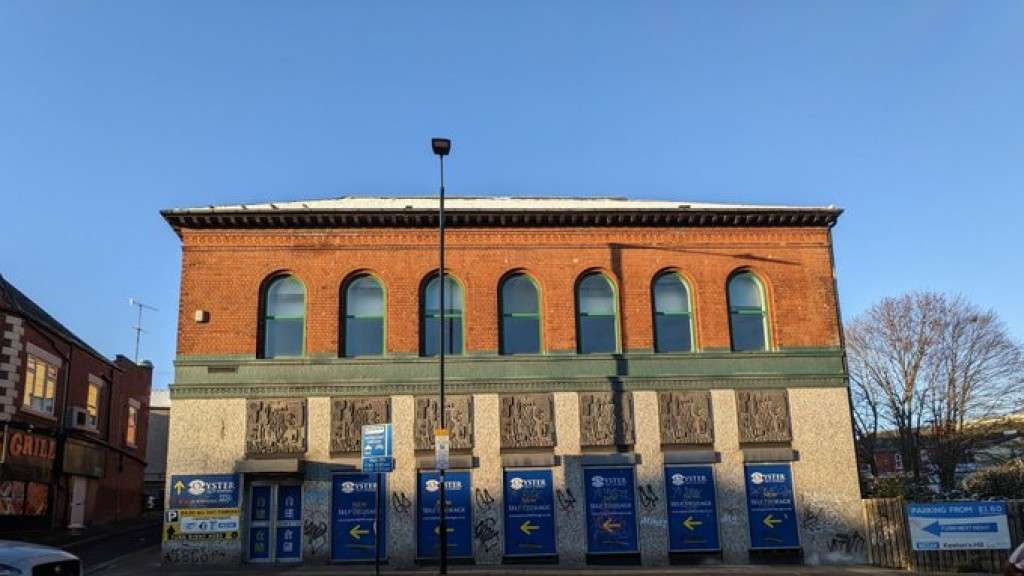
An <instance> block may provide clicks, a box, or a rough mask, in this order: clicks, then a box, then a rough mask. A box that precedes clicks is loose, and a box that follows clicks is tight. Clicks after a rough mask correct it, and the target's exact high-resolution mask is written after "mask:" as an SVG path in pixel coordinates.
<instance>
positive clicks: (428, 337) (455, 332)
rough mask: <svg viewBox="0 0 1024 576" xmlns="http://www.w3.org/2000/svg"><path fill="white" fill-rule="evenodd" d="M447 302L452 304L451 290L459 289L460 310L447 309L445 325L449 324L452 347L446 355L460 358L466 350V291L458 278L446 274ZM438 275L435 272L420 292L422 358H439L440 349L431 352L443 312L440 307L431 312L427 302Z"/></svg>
mask: <svg viewBox="0 0 1024 576" xmlns="http://www.w3.org/2000/svg"><path fill="white" fill-rule="evenodd" d="M444 276H445V300H446V301H447V302H449V304H450V303H452V302H453V298H452V290H450V288H457V289H458V294H459V297H458V309H455V308H446V309H445V312H444V315H445V319H444V321H445V323H446V324H448V330H446V335H448V341H449V343H450V345H449V346H448V348H447V349H446V350H445V355H446V356H447V355H453V356H459V355H461V354H462V353H463V352H464V351H465V349H466V344H465V342H466V323H465V321H464V317H463V314H464V309H465V306H466V291H465V288H464V287H463V286H462V282H460V281H459V279H458V278H456V277H455V276H453V275H451V274H447V273H446V274H445V275H444ZM437 280H438V274H437V272H434V273H433V274H431V275H430V276H429V277H428V278H427V280H426V281H425V282H423V288H422V289H421V290H420V311H421V313H420V356H437V355H438V353H439V351H440V348H438V349H437V350H431V349H430V348H431V342H433V341H434V339H435V338H436V335H437V333H438V327H437V325H436V322H438V321H440V317H441V310H440V306H438V307H437V308H436V309H433V310H431V309H430V308H429V303H428V302H427V294H428V293H429V292H430V288H431V286H432V285H433V284H434V283H435V282H437ZM437 344H438V346H442V345H443V343H440V342H439V343H437Z"/></svg>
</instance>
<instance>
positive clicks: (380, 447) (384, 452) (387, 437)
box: [362, 424, 395, 473]
mask: <svg viewBox="0 0 1024 576" xmlns="http://www.w3.org/2000/svg"><path fill="white" fill-rule="evenodd" d="M362 455H363V472H381V473H387V472H391V471H392V470H394V468H395V459H394V458H392V454H391V424H366V425H365V426H363V436H362Z"/></svg>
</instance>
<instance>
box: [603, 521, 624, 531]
mask: <svg viewBox="0 0 1024 576" xmlns="http://www.w3.org/2000/svg"><path fill="white" fill-rule="evenodd" d="M619 528H622V524H619V523H618V522H616V521H614V520H612V519H611V518H609V519H607V520H605V521H604V523H603V524H601V529H602V530H604V531H605V532H615V531H616V530H618V529H619Z"/></svg>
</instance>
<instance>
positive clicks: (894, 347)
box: [846, 293, 942, 479]
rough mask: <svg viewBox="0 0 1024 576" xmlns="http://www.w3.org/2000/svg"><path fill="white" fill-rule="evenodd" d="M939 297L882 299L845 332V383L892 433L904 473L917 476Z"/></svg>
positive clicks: (938, 316) (906, 296)
mask: <svg viewBox="0 0 1024 576" xmlns="http://www.w3.org/2000/svg"><path fill="white" fill-rule="evenodd" d="M941 299H942V297H941V296H939V295H936V294H928V293H924V294H918V293H914V294H907V295H904V296H900V297H898V298H885V299H883V300H882V301H880V302H878V303H877V304H875V305H874V306H872V307H871V308H870V309H869V310H867V311H866V312H864V313H863V314H861V315H860V316H858V317H857V318H855V319H854V320H853V321H852V322H850V324H849V325H848V327H847V329H846V346H847V352H848V356H849V368H850V377H851V380H852V381H853V382H855V383H858V386H859V387H861V388H863V389H864V390H865V391H867V392H868V393H867V394H861V395H860V396H862V397H868V396H869V397H872V398H875V399H876V401H877V410H878V415H879V419H880V421H881V422H882V425H883V426H884V427H886V428H889V429H891V430H893V431H894V432H895V433H896V437H897V440H898V447H899V452H900V455H901V456H902V458H903V466H904V469H906V470H909V471H910V473H911V474H912V475H913V476H914V478H915V479H919V478H920V476H921V421H922V417H923V416H924V408H925V401H926V398H927V393H928V385H927V382H926V379H925V373H926V364H925V363H926V361H927V359H928V355H929V353H930V352H931V350H932V348H933V347H934V345H935V340H936V338H937V336H938V333H939V328H940V322H939V320H940V319H941V314H940V313H939V309H940V307H941V306H940V302H941Z"/></svg>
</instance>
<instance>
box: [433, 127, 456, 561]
mask: <svg viewBox="0 0 1024 576" xmlns="http://www.w3.org/2000/svg"><path fill="white" fill-rule="evenodd" d="M430 148H431V149H432V150H433V151H434V154H436V155H437V157H438V159H439V160H440V162H441V189H440V193H439V194H438V204H437V243H438V250H437V251H438V260H439V262H438V267H437V280H438V282H437V288H438V296H437V308H438V312H439V317H440V321H439V322H438V324H439V328H438V331H439V332H440V334H439V336H440V338H439V339H438V343H437V346H438V359H439V362H438V367H439V370H438V377H439V380H440V384H441V390H440V396H441V401H440V402H439V403H438V406H439V408H438V410H440V412H441V418H440V420H441V430H445V428H447V426H448V424H447V422H446V419H445V413H446V412H447V410H446V409H445V408H446V404H445V402H444V352H445V350H444V349H445V345H446V342H445V340H446V339H445V334H446V333H447V332H448V331H447V330H446V329H445V328H446V326H445V318H444V317H445V314H444V312H445V305H444V304H445V302H444V283H445V281H446V280H447V279H448V277H447V276H445V268H444V157H445V156H447V155H448V154H449V153H450V152H451V150H452V141H451V140H449V139H447V138H432V139H431V140H430ZM445 436H446V437H447V432H446V433H445ZM447 468H448V466H447V462H446V465H445V467H444V468H441V467H440V466H438V472H439V473H440V476H441V529H440V532H439V535H438V537H439V538H440V543H441V570H440V572H441V574H447V573H448V539H447V538H445V537H444V534H447V528H448V525H447V522H448V521H447V514H445V507H446V506H447V505H448V502H447V498H446V497H445V481H444V476H445V470H446V469H447Z"/></svg>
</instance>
